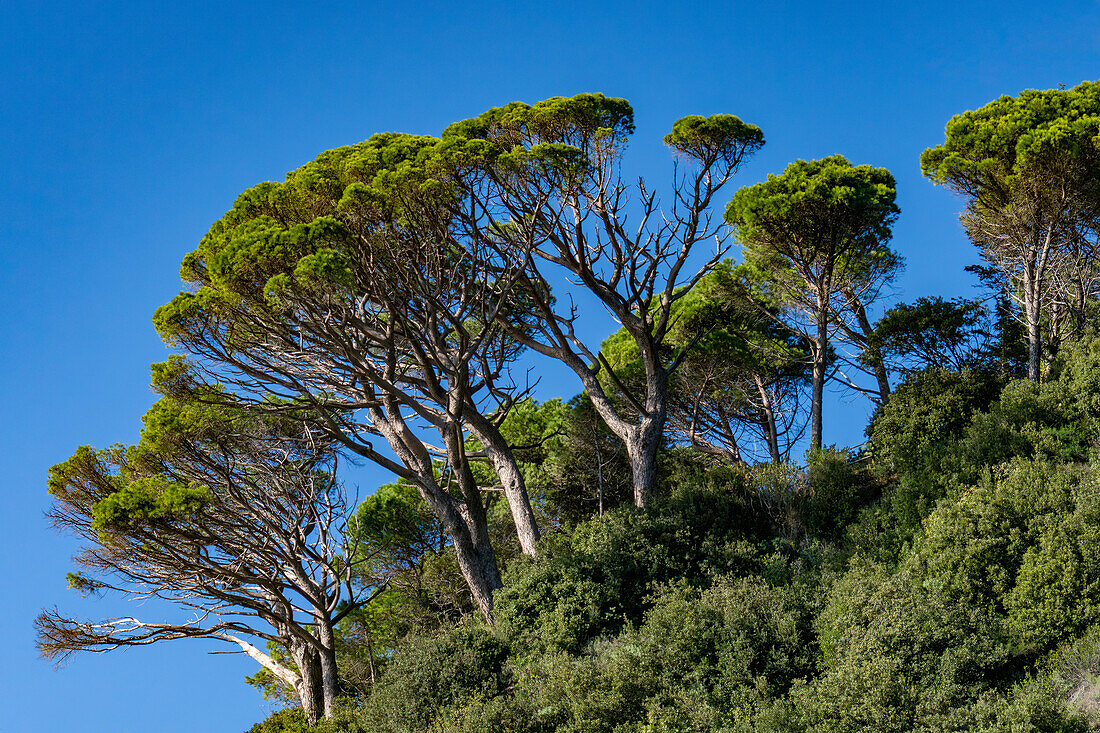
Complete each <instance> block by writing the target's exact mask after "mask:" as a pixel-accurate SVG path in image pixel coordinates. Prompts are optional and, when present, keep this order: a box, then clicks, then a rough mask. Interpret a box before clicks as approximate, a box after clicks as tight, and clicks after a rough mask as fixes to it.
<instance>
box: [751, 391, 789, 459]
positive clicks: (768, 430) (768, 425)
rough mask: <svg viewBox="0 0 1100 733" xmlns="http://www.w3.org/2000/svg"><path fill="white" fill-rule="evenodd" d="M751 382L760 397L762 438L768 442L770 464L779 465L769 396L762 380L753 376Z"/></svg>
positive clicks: (773, 417)
mask: <svg viewBox="0 0 1100 733" xmlns="http://www.w3.org/2000/svg"><path fill="white" fill-rule="evenodd" d="M753 381H754V382H755V383H756V391H757V393H758V394H759V395H760V409H761V413H762V414H763V417H764V420H763V425H764V437H765V438H766V439H767V441H768V452H769V453H770V454H771V459H772V463H779V462H780V460H782V459H781V457H780V454H779V429H778V428H777V427H776V422H775V406H774V405H773V404H772V398H771V395H770V394H768V390H767V388H766V387H765V386H764V382H763V380H761V379H760V377H758V376H754V377H753Z"/></svg>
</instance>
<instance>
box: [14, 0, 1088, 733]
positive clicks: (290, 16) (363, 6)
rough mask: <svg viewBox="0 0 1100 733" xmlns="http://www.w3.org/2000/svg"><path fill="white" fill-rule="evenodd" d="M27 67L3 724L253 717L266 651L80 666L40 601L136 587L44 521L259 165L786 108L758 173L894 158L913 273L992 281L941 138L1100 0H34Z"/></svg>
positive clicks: (1052, 76)
mask: <svg viewBox="0 0 1100 733" xmlns="http://www.w3.org/2000/svg"><path fill="white" fill-rule="evenodd" d="M227 6H228V7H227ZM0 69H2V71H0V111H2V113H0V312H2V313H3V314H4V320H3V325H2V326H0V349H2V354H3V358H2V359H0V446H2V454H3V455H4V456H5V457H6V459H7V469H8V471H7V474H6V476H7V480H6V482H5V483H6V486H5V496H6V497H7V505H6V507H5V509H4V511H3V513H2V515H0V516H2V517H3V520H2V521H3V528H2V531H0V578H2V582H3V585H2V586H0V628H3V629H4V632H3V633H2V634H0V690H3V699H4V700H5V703H6V704H5V705H4V706H3V711H2V712H0V730H3V731H35V732H38V731H42V732H51V733H52V732H55V731H85V732H87V733H98V732H100V731H103V732H104V733H107V732H112V733H117V732H119V731H165V732H169V731H188V732H194V731H228V732H231V733H235V732H237V731H243V730H245V729H247V728H248V727H249V726H250V725H251V724H252V723H254V722H256V721H258V720H260V719H262V718H263V717H265V716H266V714H267V709H266V708H265V706H264V705H263V703H262V702H261V701H260V699H259V696H258V695H257V694H256V693H255V692H254V691H253V690H252V689H251V688H249V687H247V686H246V685H245V684H244V683H243V677H244V675H245V674H248V673H250V672H251V671H253V669H254V665H253V664H251V663H250V662H249V661H248V660H247V659H242V658H241V657H239V656H221V655H216V656H212V655H209V654H206V653H205V652H207V651H208V650H209V649H211V648H215V647H210V646H208V645H205V644H204V643H201V642H189V641H182V642H177V643H173V644H169V645H164V646H162V647H159V648H146V649H136V650H130V651H125V652H115V653H110V654H105V655H86V656H83V657H81V658H78V659H76V660H75V661H74V662H72V663H71V664H70V665H69V666H68V667H66V668H65V669H63V670H61V671H60V672H54V671H53V670H52V669H51V667H50V666H49V665H48V664H47V663H45V662H43V661H41V660H40V659H38V658H37V656H36V653H35V651H34V647H33V634H32V627H31V622H32V620H33V618H34V616H35V615H36V613H37V612H38V611H39V609H40V608H41V607H43V606H49V605H55V604H56V605H59V606H61V607H62V608H63V609H67V610H70V611H73V612H76V613H83V614H86V615H88V616H93V617H99V616H103V615H108V614H112V613H117V612H119V611H120V609H119V608H117V607H116V606H113V605H111V604H109V603H106V602H102V601H94V600H82V599H80V598H79V597H78V596H76V595H75V594H73V593H72V592H70V591H67V590H66V588H65V581H64V575H65V572H66V571H67V570H68V568H69V562H68V558H69V555H70V554H71V553H72V552H73V550H74V545H73V544H72V542H71V541H70V540H68V539H66V538H60V537H58V536H56V535H55V534H54V533H53V532H52V531H51V530H50V528H49V527H48V526H47V524H46V522H45V520H44V519H43V516H42V515H43V511H44V510H45V508H46V506H47V496H46V494H45V487H44V484H45V475H46V469H47V468H48V467H49V466H50V465H52V464H53V463H56V462H58V461H60V460H63V459H64V458H66V457H67V456H68V455H70V454H71V452H72V451H73V449H74V448H76V446H78V445H81V444H92V445H96V446H104V445H107V444H110V443H112V442H116V441H133V440H134V439H135V438H136V436H137V425H138V419H139V417H140V415H141V414H142V413H143V412H144V411H145V409H146V408H147V407H148V405H149V404H150V403H151V402H152V395H151V393H150V391H149V389H148V387H147V384H148V366H149V364H150V362H153V361H159V360H162V359H163V358H164V357H165V354H166V353H167V352H166V351H165V350H164V347H163V346H162V345H161V344H160V342H159V341H158V339H157V337H156V335H155V334H154V333H153V329H152V327H151V325H150V316H151V314H152V312H153V310H154V308H156V306H158V305H160V304H161V303H164V302H165V301H167V300H168V299H169V298H171V297H172V295H174V294H175V293H176V292H177V291H178V290H179V287H180V285H179V279H178V275H177V267H178V264H179V261H180V258H181V257H182V255H183V254H184V253H186V252H187V251H189V250H191V249H192V248H193V247H194V246H195V244H196V243H197V242H198V240H199V238H200V237H201V236H202V235H203V233H204V232H205V231H206V229H207V227H208V226H209V225H210V223H211V222H212V221H214V220H215V219H217V218H218V217H219V216H220V215H221V213H222V212H223V211H224V210H225V209H226V208H228V207H229V206H230V205H231V204H232V202H233V199H234V197H235V196H236V195H237V194H238V193H239V192H240V191H241V190H243V189H244V188H246V187H248V186H251V185H253V184H255V183H258V182H260V181H263V180H270V179H281V178H282V177H283V175H284V174H285V172H286V171H288V170H290V169H292V168H294V167H297V166H298V165H300V164H301V163H304V162H306V161H308V160H310V159H312V158H313V157H314V156H315V155H316V154H317V153H319V152H320V151H322V150H325V149H328V148H332V147H336V146H339V145H343V144H347V143H352V142H356V141H359V140H361V139H363V138H366V137H367V136H369V135H370V134H372V133H374V132H378V131H383V130H401V131H408V132H419V133H438V132H439V131H440V130H441V129H442V128H443V127H444V126H445V125H446V124H447V123H449V122H451V121H454V120H456V119H461V118H464V117H468V116H471V115H475V114H477V113H479V112H481V111H483V110H484V109H485V108H487V107H490V106H495V105H499V104H503V103H506V102H508V101H511V100H515V99H519V100H524V101H529V102H534V101H537V100H539V99H543V98H545V97H548V96H553V95H571V94H575V93H579V92H589V91H600V92H604V93H606V94H609V95H613V96H622V97H626V98H628V99H630V100H631V102H632V103H633V105H634V108H635V112H636V119H637V127H638V132H637V135H636V136H635V139H634V142H633V148H632V153H631V157H630V164H631V165H632V166H635V167H636V169H637V171H639V172H640V173H644V174H645V175H646V177H647V180H648V181H649V182H651V183H653V184H657V183H658V182H660V181H663V180H666V177H667V174H668V170H669V164H670V160H669V155H668V152H667V151H666V150H665V149H663V148H662V146H661V145H660V138H661V136H662V135H663V134H664V133H665V132H666V131H667V130H668V128H669V127H670V125H671V123H672V122H673V120H675V119H676V118H678V117H680V116H683V115H685V114H712V113H716V112H727V113H732V114H736V115H739V116H740V117H742V118H743V119H745V120H747V121H750V122H753V123H755V124H758V125H760V126H761V127H762V128H763V130H764V133H765V135H766V137H767V139H768V143H767V146H766V147H765V148H764V150H763V151H762V152H761V153H760V154H759V155H758V156H757V157H756V158H755V159H754V160H753V161H752V163H751V164H750V165H749V166H748V167H747V168H745V169H744V172H743V173H742V175H741V180H740V181H738V182H737V185H744V184H747V183H752V182H755V181H757V180H759V179H761V178H763V177H764V176H765V175H767V174H768V173H772V172H778V171H780V170H782V168H783V167H784V166H785V165H786V164H787V163H788V162H789V161H791V160H793V159H795V158H816V157H822V156H825V155H830V154H833V153H841V154H844V155H846V156H848V158H849V159H850V160H852V161H853V162H856V163H872V164H875V165H879V166H885V167H887V168H889V169H890V170H892V171H893V172H894V174H895V176H896V177H897V180H898V196H899V205H900V207H901V210H902V213H901V217H900V219H899V221H898V224H897V226H896V230H895V246H896V248H897V249H898V250H899V251H900V252H901V253H902V254H903V255H904V256H905V257H906V259H907V261H908V267H907V270H906V273H905V275H904V276H903V277H902V279H901V281H900V284H899V287H898V291H897V293H896V297H898V298H901V299H909V300H911V299H913V298H916V297H918V296H920V295H927V294H943V295H946V296H957V295H970V294H973V292H974V290H973V282H972V280H971V279H970V278H969V276H967V275H966V274H965V273H964V272H963V271H962V268H963V267H964V266H965V265H967V264H969V263H971V262H973V261H974V259H975V255H974V252H973V250H972V248H971V247H970V245H969V244H968V243H967V242H966V240H965V238H964V237H963V236H962V234H961V232H960V229H959V227H958V224H957V221H956V217H955V212H956V211H957V209H958V208H959V203H958V202H957V201H956V200H954V199H953V198H952V197H951V196H950V195H949V194H948V193H947V192H945V191H943V190H941V189H936V188H934V187H932V186H931V185H930V184H929V183H928V182H927V181H924V180H923V179H922V178H921V177H920V172H919V169H918V164H917V159H918V155H919V154H920V152H921V150H923V149H924V148H925V147H928V146H930V145H934V144H936V143H938V142H940V141H941V140H942V135H943V126H944V123H945V122H946V121H947V119H948V118H949V117H950V116H951V115H952V114H954V113H957V112H960V111H962V110H965V109H970V108H974V107H976V106H980V105H981V104H984V103H985V102H987V101H989V100H990V99H993V98H994V97H996V96H998V95H1001V94H1006V93H1008V94H1015V93H1017V92H1019V91H1020V90H1021V89H1025V88H1050V87H1053V86H1056V85H1058V84H1060V83H1061V84H1065V85H1067V86H1070V85H1073V84H1076V83H1078V82H1080V81H1082V80H1085V79H1096V78H1098V77H1100V7H1098V5H1097V3H1096V2H1079V1H1074V0H1069V1H1066V2H1057V3H1055V2H1048V3H1035V2H1033V1H1032V2H1026V3H1025V2H1005V1H1000V2H970V3H964V2H957V0H956V1H953V2H923V3H889V2H881V0H876V1H875V2H831V3H826V2H820V1H818V2H793V1H792V2H751V3H750V2H728V3H716V2H698V1H696V2H690V3H674V2H663V3H623V2H613V1H608V0H605V1H604V2H600V3H591V4H587V3H546V2H539V3H501V2H485V1H482V2H476V3H461V2H449V3H440V4H438V5H433V4H411V3H398V2H393V3H385V4H381V3H340V4H338V9H337V4H335V3H333V4H329V3H323V2H321V3H300V4H291V3H280V2H264V3H254V4H253V3H224V2H219V3H209V2H173V3H167V2H163V3H161V2H147V3H123V2H98V1H96V0H85V1H84V2H81V3H66V2H56V3H46V2H41V3H32V2H22V1H20V0H9V2H6V3H4V4H3V6H2V8H0ZM730 193H732V189H731V190H730ZM599 335H600V334H597V338H598V336H599ZM578 390H579V387H578V386H577V385H576V384H575V383H574V382H572V381H571V380H562V381H552V380H551V379H550V378H549V377H548V378H547V380H545V381H544V382H543V385H542V389H541V391H542V393H543V395H544V396H546V395H550V394H561V395H564V396H569V395H572V394H573V393H575V392H576V391H578ZM834 402H835V404H834V405H833V406H832V407H831V412H830V413H829V414H828V415H827V416H826V420H827V421H826V430H827V434H826V440H827V442H836V443H840V444H845V443H855V442H859V440H860V439H861V438H860V433H861V430H862V427H863V422H864V419H865V416H866V406H865V404H864V403H861V402H858V401H855V402H851V401H849V402H844V401H842V400H834ZM378 478H379V477H374V478H371V477H370V476H368V477H367V478H365V479H364V480H365V481H366V482H368V483H369V482H370V481H372V480H378ZM370 488H371V487H370V486H365V487H364V489H366V490H369V489H370ZM145 611H146V612H147V613H151V614H155V612H156V610H155V609H145ZM128 612H130V613H135V614H136V613H139V612H141V609H129V610H128Z"/></svg>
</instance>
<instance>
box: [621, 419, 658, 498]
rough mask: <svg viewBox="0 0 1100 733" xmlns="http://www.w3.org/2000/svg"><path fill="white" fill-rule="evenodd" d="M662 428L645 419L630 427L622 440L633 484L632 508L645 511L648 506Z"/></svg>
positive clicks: (653, 483) (655, 476)
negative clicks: (628, 459)
mask: <svg viewBox="0 0 1100 733" xmlns="http://www.w3.org/2000/svg"><path fill="white" fill-rule="evenodd" d="M662 427H663V426H662V425H661V423H659V422H658V421H657V420H654V419H652V418H650V419H646V420H643V421H642V423H641V424H640V425H637V426H634V427H632V428H631V430H630V432H629V433H628V434H627V437H625V438H624V439H623V442H624V443H625V444H626V454H627V457H629V458H630V474H631V478H632V479H633V482H634V506H636V507H638V508H639V509H645V507H646V506H647V505H648V504H649V500H650V498H651V497H652V494H653V489H654V488H655V487H656V485H657V447H658V446H659V444H660V441H661V432H662Z"/></svg>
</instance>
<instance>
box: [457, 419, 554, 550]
mask: <svg viewBox="0 0 1100 733" xmlns="http://www.w3.org/2000/svg"><path fill="white" fill-rule="evenodd" d="M467 418H468V427H469V429H470V432H471V433H473V435H474V437H476V438H477V439H478V440H479V441H481V444H482V446H484V447H485V453H486V455H487V456H488V457H489V461H490V463H492V464H493V469H494V470H495V471H496V474H497V477H498V478H499V479H500V483H501V486H502V487H503V489H504V497H505V498H506V499H507V500H508V509H509V511H511V513H512V522H513V523H514V524H515V526H516V536H517V537H518V538H519V546H520V549H521V550H522V551H523V554H524V555H527V556H528V557H534V556H535V554H536V551H537V550H536V545H537V544H538V541H539V526H538V522H537V521H536V519H535V511H534V509H532V508H531V498H530V495H529V494H528V493H527V484H526V482H524V480H523V473H522V472H521V471H520V470H519V464H518V463H517V462H516V458H515V455H514V454H513V453H512V448H511V446H509V445H508V441H507V440H505V439H504V436H503V435H501V433H500V430H498V429H497V426H496V425H494V424H493V423H492V422H491V421H489V420H487V419H485V417H484V416H482V415H476V416H475V415H469V416H467Z"/></svg>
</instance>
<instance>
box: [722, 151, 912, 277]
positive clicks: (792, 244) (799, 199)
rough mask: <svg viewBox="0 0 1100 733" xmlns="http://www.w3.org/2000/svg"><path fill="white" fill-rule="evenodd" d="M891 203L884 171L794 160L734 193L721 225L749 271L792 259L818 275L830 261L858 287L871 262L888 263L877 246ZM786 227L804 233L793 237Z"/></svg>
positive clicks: (839, 161)
mask: <svg viewBox="0 0 1100 733" xmlns="http://www.w3.org/2000/svg"><path fill="white" fill-rule="evenodd" d="M895 195H896V193H895V190H894V177H893V176H892V175H890V172H889V171H887V170H886V169H885V168H873V167H871V166H869V165H860V166H853V165H852V164H851V163H849V162H848V161H847V159H845V158H844V157H843V156H840V155H834V156H831V157H828V158H822V159H821V160H813V161H805V160H799V161H795V162H794V163H791V164H790V165H789V166H787V168H786V170H784V171H783V173H782V174H781V175H769V176H768V179H767V180H766V181H764V182H763V183H758V184H756V185H755V186H750V187H747V188H743V189H741V190H740V191H738V192H737V193H736V194H735V195H734V197H733V199H732V200H731V201H730V203H729V205H728V207H727V208H726V221H728V222H729V223H730V224H732V225H733V226H735V227H736V228H737V234H738V238H739V239H740V240H741V242H742V245H743V246H742V251H743V254H744V257H745V263H746V265H748V266H749V267H750V268H753V269H757V270H760V271H766V270H775V269H777V268H778V269H785V268H789V267H791V266H792V260H796V259H797V260H802V261H804V262H805V263H807V264H809V263H813V264H814V265H816V266H819V267H820V266H823V265H824V264H825V261H826V260H827V259H831V258H834V257H836V258H838V264H839V265H840V267H841V269H842V270H844V271H846V272H847V273H848V276H849V277H850V278H852V279H859V276H860V274H861V273H862V272H864V271H866V270H868V269H869V268H871V267H872V265H873V264H874V262H875V261H877V260H882V259H883V258H890V257H892V256H893V255H892V253H890V252H889V250H888V249H885V248H884V244H883V243H884V242H886V241H888V240H889V239H890V231H891V227H892V225H893V223H894V220H895V219H896V218H897V215H898V208H897V206H896V205H895V203H894V198H895ZM792 226H793V227H800V228H801V229H804V230H806V231H804V232H801V231H800V232H797V233H793V234H792V229H791V228H790V227H792ZM813 232H827V233H828V234H827V236H813V235H812V233H813ZM803 234H809V235H811V236H808V237H805V238H804V237H803ZM795 250H798V251H797V252H796V251H795Z"/></svg>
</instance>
